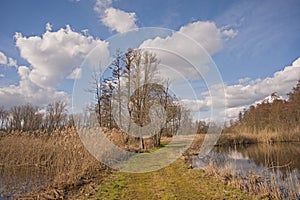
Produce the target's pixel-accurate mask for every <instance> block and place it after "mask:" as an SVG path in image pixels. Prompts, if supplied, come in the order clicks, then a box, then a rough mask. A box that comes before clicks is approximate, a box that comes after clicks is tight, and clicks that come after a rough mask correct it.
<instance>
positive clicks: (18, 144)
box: [0, 129, 107, 196]
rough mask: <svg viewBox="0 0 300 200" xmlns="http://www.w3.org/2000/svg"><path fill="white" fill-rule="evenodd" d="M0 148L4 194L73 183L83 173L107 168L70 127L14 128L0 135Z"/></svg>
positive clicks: (0, 175)
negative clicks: (36, 130)
mask: <svg viewBox="0 0 300 200" xmlns="http://www.w3.org/2000/svg"><path fill="white" fill-rule="evenodd" d="M37 135H38V136H37ZM0 149H1V151H0V191H1V188H2V190H4V191H5V192H6V194H5V195H7V196H11V195H19V194H20V193H22V192H28V191H29V190H33V189H35V188H37V187H39V186H47V185H53V184H54V185H55V184H60V185H62V184H69V185H70V184H74V183H76V182H77V181H78V180H79V179H81V178H82V177H84V176H85V174H86V173H89V172H92V171H105V170H106V169H107V168H106V167H105V166H103V165H102V164H100V163H99V162H98V161H97V160H96V159H95V158H94V157H93V156H92V155H91V154H89V152H88V151H87V150H86V149H85V147H84V146H83V144H82V143H81V141H80V139H79V137H78V135H77V134H76V131H75V130H74V129H66V130H63V131H56V132H53V133H52V134H51V135H50V136H48V135H47V134H42V133H40V134H37V133H28V132H23V133H22V132H15V133H12V134H9V135H6V136H4V137H1V138H0ZM3 193H4V192H3Z"/></svg>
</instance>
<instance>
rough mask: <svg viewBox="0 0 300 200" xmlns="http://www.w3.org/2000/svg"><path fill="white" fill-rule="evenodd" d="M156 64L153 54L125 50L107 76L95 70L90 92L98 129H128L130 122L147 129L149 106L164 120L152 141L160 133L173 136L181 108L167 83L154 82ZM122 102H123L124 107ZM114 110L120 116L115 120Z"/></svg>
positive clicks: (117, 57)
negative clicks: (157, 109)
mask: <svg viewBox="0 0 300 200" xmlns="http://www.w3.org/2000/svg"><path fill="white" fill-rule="evenodd" d="M158 64H159V61H158V58H157V56H156V54H155V53H152V52H149V51H145V50H142V49H128V50H127V51H126V52H125V53H122V52H120V51H117V52H116V54H115V58H114V61H113V62H112V64H111V65H110V75H109V76H106V77H105V78H103V76H101V73H99V72H97V71H96V70H95V73H94V76H93V89H92V91H93V92H94V94H95V97H96V101H95V102H96V103H95V105H94V107H93V109H94V110H95V111H96V113H97V116H98V122H99V124H100V126H102V127H108V128H110V129H112V128H119V126H118V125H120V124H124V123H125V124H127V125H126V127H127V128H128V129H130V126H131V125H132V124H133V123H135V124H137V125H138V126H140V127H143V126H146V125H147V124H149V123H150V122H151V119H150V115H149V112H150V109H151V106H153V105H155V104H159V105H161V106H162V108H163V109H164V111H165V114H166V117H165V118H164V120H165V121H164V127H163V128H162V129H161V130H160V131H159V133H157V134H156V135H155V137H154V138H153V139H155V140H156V144H157V145H159V144H160V137H161V135H162V134H167V135H173V134H175V133H176V131H177V129H178V127H179V126H180V123H181V113H182V108H181V106H180V105H179V104H178V102H177V99H176V97H175V95H171V93H170V91H169V83H168V80H157V79H156V78H157V76H156V75H157V73H158V70H157V66H158ZM160 82H161V83H162V84H160ZM116 102H117V103H116ZM122 102H126V103H125V108H124V104H122ZM114 106H115V108H114ZM114 110H115V111H116V113H115V114H116V115H117V116H119V117H118V118H117V120H118V121H115V118H114V117H113V114H114V113H113V111H114ZM124 111H125V114H124ZM126 112H127V114H126ZM161 120H163V118H162V119H161Z"/></svg>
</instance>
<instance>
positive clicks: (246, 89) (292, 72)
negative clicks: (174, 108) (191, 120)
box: [189, 57, 300, 118]
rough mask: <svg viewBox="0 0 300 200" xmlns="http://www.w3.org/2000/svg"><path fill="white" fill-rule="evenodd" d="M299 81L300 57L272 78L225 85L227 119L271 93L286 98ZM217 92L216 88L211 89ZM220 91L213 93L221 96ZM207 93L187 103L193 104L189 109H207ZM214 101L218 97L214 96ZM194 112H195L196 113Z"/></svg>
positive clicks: (208, 98)
mask: <svg viewBox="0 0 300 200" xmlns="http://www.w3.org/2000/svg"><path fill="white" fill-rule="evenodd" d="M298 80H300V57H299V58H298V59H296V60H295V61H294V62H293V63H292V65H290V66H286V67H284V68H283V69H282V70H280V71H277V72H275V73H274V74H273V75H272V76H270V77H266V78H265V79H256V80H251V79H250V78H248V77H247V78H245V79H240V81H239V83H238V84H235V85H225V86H224V87H225V96H226V102H227V106H226V107H227V108H226V113H227V117H228V118H236V117H237V116H238V113H239V112H240V111H242V110H243V109H244V108H247V106H249V105H252V104H256V103H257V102H261V101H262V100H263V99H265V98H266V97H268V96H269V95H270V94H272V93H273V92H277V94H278V95H279V96H282V97H287V95H286V94H287V93H288V92H290V91H291V90H292V88H293V87H294V86H295V85H296V84H297V81H298ZM213 88H215V89H216V90H218V87H213ZM221 92H222V91H219V92H218V91H217V92H214V93H215V94H218V93H219V94H221ZM209 94H210V93H209V92H208V91H206V92H203V93H202V96H203V99H202V100H195V101H191V102H189V103H190V104H193V106H191V108H195V109H196V110H199V109H200V110H201V109H202V110H204V109H207V108H208V106H209V105H210V103H211V96H209ZM213 98H215V99H216V100H217V99H219V97H218V96H214V97H213ZM196 110H195V111H196Z"/></svg>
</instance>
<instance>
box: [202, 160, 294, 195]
mask: <svg viewBox="0 0 300 200" xmlns="http://www.w3.org/2000/svg"><path fill="white" fill-rule="evenodd" d="M266 170H267V168H266ZM205 173H206V175H207V176H210V177H217V178H219V179H223V180H224V181H225V183H226V184H229V185H231V186H233V187H235V188H237V189H240V190H242V191H244V192H246V193H248V194H251V195H254V196H256V197H258V198H259V199H279V200H280V199H298V198H299V194H300V193H299V192H300V183H299V181H298V182H297V183H296V187H297V189H296V190H295V189H294V183H293V178H292V177H291V176H292V175H291V174H290V177H289V179H287V180H286V181H285V183H284V188H285V189H287V191H288V192H287V193H286V194H283V193H282V191H281V189H280V187H279V186H278V184H277V179H276V172H275V170H274V171H272V173H271V176H270V178H269V180H268V179H267V178H266V177H265V176H264V175H257V174H252V173H250V174H248V175H247V176H246V177H239V176H236V172H232V171H229V170H227V169H224V168H222V169H221V168H218V167H216V166H215V165H214V164H213V163H212V162H210V163H209V165H208V166H207V168H206V170H205ZM297 193H298V194H297Z"/></svg>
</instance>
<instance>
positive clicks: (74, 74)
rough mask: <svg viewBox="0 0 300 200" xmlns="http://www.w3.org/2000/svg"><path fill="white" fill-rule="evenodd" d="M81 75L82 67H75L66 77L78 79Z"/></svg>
mask: <svg viewBox="0 0 300 200" xmlns="http://www.w3.org/2000/svg"><path fill="white" fill-rule="evenodd" d="M81 75H82V69H81V68H79V67H77V68H75V69H74V70H73V71H72V73H71V74H69V75H68V76H67V79H74V80H75V79H80V78H81Z"/></svg>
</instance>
